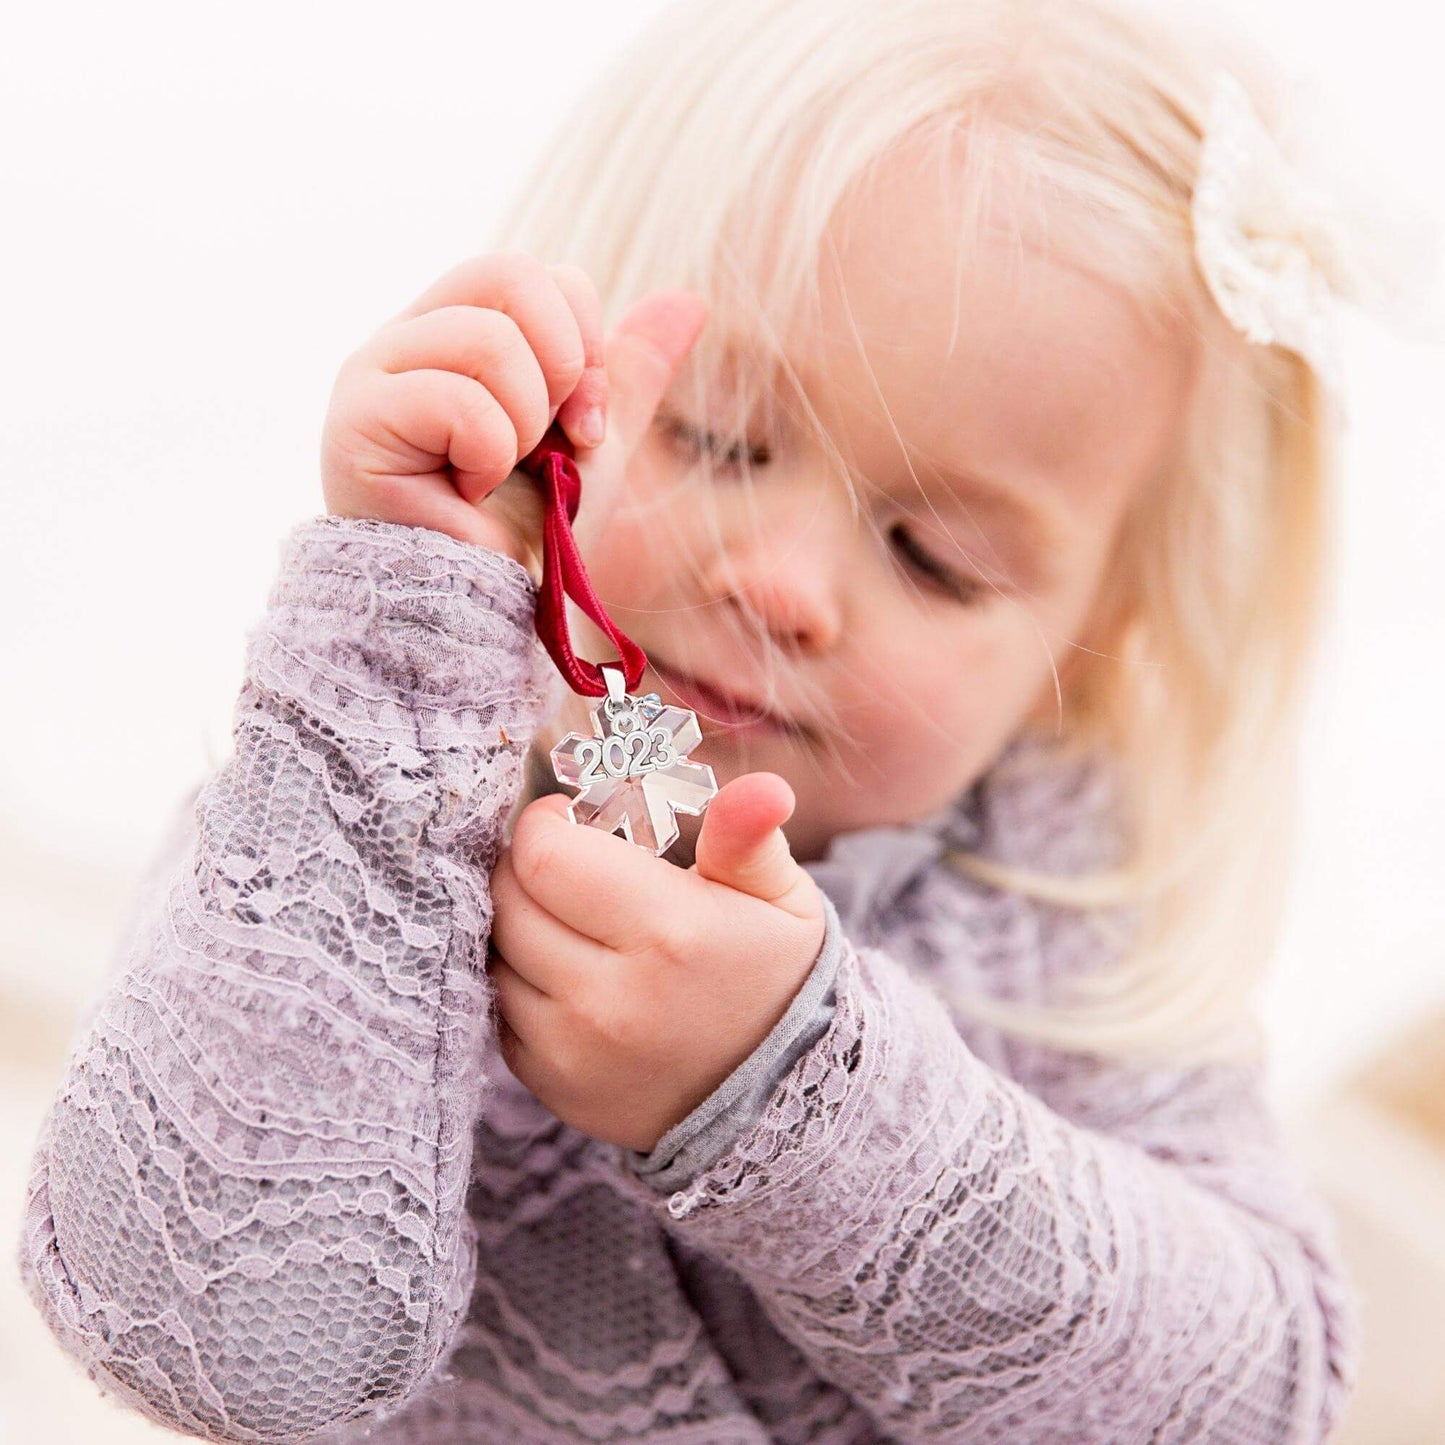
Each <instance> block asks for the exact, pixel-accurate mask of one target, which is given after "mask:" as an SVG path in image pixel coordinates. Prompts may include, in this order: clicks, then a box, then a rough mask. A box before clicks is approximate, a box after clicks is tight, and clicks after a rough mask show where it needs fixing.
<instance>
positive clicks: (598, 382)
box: [528, 264, 608, 450]
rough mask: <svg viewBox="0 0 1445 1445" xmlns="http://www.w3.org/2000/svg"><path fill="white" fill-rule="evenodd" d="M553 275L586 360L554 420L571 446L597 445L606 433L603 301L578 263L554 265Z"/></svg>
mask: <svg viewBox="0 0 1445 1445" xmlns="http://www.w3.org/2000/svg"><path fill="white" fill-rule="evenodd" d="M552 275H553V277H554V278H555V279H556V282H557V285H558V286H560V287H561V289H562V294H563V295H564V296H566V298H567V300H568V301H569V302H570V303H571V306H572V311H573V313H574V314H575V316H576V317H577V324H578V326H579V327H580V328H581V331H582V345H583V348H584V352H585V358H586V362H587V367H586V370H585V371H583V373H582V378H581V380H580V381H578V383H577V385H576V387H575V388H574V390H573V392H572V394H571V396H569V397H568V398H567V400H566V401H564V402H563V403H562V406H561V409H560V410H559V411H558V413H557V421H558V423H559V424H560V425H561V427H562V430H563V431H565V432H566V433H567V436H568V438H569V439H570V440H571V442H572V444H573V445H574V446H577V447H595V446H599V445H600V444H601V442H602V440H603V437H604V436H605V434H606V426H607V391H608V386H607V367H606V366H605V364H604V361H605V355H606V353H605V350H604V346H603V336H602V301H601V298H600V297H599V296H598V295H597V287H596V286H594V285H593V284H592V278H591V277H590V276H589V275H588V274H587V272H586V271H584V270H583V269H582V268H581V267H580V266H573V265H568V264H564V265H560V266H553V267H552ZM528 450H530V448H528Z"/></svg>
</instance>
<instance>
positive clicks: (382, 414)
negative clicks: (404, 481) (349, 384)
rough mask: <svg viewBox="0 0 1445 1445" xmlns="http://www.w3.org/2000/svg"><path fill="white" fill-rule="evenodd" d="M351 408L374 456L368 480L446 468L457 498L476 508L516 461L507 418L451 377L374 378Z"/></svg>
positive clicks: (361, 386)
mask: <svg viewBox="0 0 1445 1445" xmlns="http://www.w3.org/2000/svg"><path fill="white" fill-rule="evenodd" d="M350 407H351V409H352V411H353V415H354V416H355V423H354V424H355V427H356V430H357V432H358V433H359V434H360V435H361V436H363V437H364V438H365V439H366V441H367V443H368V444H369V447H370V448H371V463H370V468H371V471H372V474H373V476H375V475H377V474H378V473H385V474H390V473H396V474H398V475H402V476H405V475H408V474H417V473H423V472H430V471H432V470H434V469H436V468H438V467H439V466H441V464H443V463H445V462H448V461H450V463H451V465H452V467H453V468H454V469H455V474H456V491H457V492H459V493H460V494H461V496H462V498H463V500H465V501H466V502H467V503H476V502H478V501H480V500H481V499H482V498H483V497H485V496H486V495H487V493H488V492H490V491H491V490H492V489H493V488H494V487H496V486H497V485H498V484H499V483H500V482H502V481H503V480H504V479H505V478H506V477H507V476H508V474H509V473H510V472H511V469H512V464H513V462H514V460H515V458H516V452H517V433H516V431H515V430H514V429H513V427H512V419H511V417H510V416H508V415H507V412H506V410H505V409H504V408H503V406H502V405H501V403H500V402H499V401H498V400H497V399H496V397H494V396H493V395H492V394H491V392H489V391H488V390H487V388H486V387H484V386H482V385H481V384H480V383H479V382H476V381H473V380H472V379H471V378H470V377H468V376H459V375H458V374H457V373H456V372H454V371H402V372H395V373H393V372H387V371H377V372H372V373H371V374H370V375H368V376H366V377H364V378H363V379H362V380H361V381H360V382H359V383H358V384H357V387H356V390H355V392H354V394H353V395H352V396H351V398H350Z"/></svg>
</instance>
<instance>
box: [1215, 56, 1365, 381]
mask: <svg viewBox="0 0 1445 1445" xmlns="http://www.w3.org/2000/svg"><path fill="white" fill-rule="evenodd" d="M1192 212H1193V224H1194V251H1195V257H1196V259H1197V260H1198V263H1199V268H1200V270H1201V271H1202V272H1203V274H1204V278H1205V280H1206V282H1207V283H1208V285H1209V290H1210V294H1211V295H1212V296H1213V297H1214V299H1215V301H1216V302H1217V303H1218V305H1219V308H1220V310H1221V311H1223V312H1224V314H1225V316H1226V317H1228V319H1229V321H1230V323H1231V324H1232V325H1233V326H1234V327H1235V328H1236V329H1237V330H1238V331H1240V332H1242V333H1243V334H1244V335H1245V336H1247V337H1248V338H1249V340H1250V341H1252V342H1256V343H1259V344H1261V345H1269V344H1271V343H1273V344H1277V345H1280V346H1284V347H1286V348H1288V349H1289V350H1291V351H1294V352H1297V353H1298V354H1299V355H1300V356H1302V357H1304V359H1305V360H1306V361H1307V362H1309V364H1310V365H1311V366H1312V367H1313V368H1314V370H1315V371H1316V373H1317V374H1318V375H1319V377H1320V379H1321V381H1322V382H1323V383H1324V385H1325V387H1326V389H1327V390H1328V391H1329V392H1330V393H1331V395H1333V396H1335V397H1338V396H1339V393H1340V383H1341V372H1340V361H1339V352H1338V340H1337V334H1336V318H1335V311H1336V307H1337V304H1338V302H1339V301H1341V300H1343V299H1349V298H1352V297H1353V295H1354V294H1355V293H1356V291H1357V290H1358V287H1359V281H1360V279H1361V278H1360V276H1359V274H1358V272H1357V270H1356V267H1355V265H1354V264H1353V262H1352V260H1351V259H1350V257H1349V256H1348V254H1347V251H1348V246H1347V238H1346V234H1345V232H1346V229H1347V225H1346V219H1345V217H1344V215H1343V214H1342V212H1341V211H1340V210H1339V208H1338V206H1337V205H1336V203H1335V202H1334V201H1333V200H1332V199H1331V198H1330V197H1327V196H1326V195H1325V194H1324V193H1323V192H1321V191H1319V190H1318V189H1316V188H1314V187H1313V186H1311V185H1310V184H1309V183H1307V182H1306V181H1305V180H1304V178H1303V177H1302V176H1301V175H1300V174H1299V173H1298V172H1297V171H1296V170H1295V168H1294V167H1293V166H1292V165H1291V163H1290V162H1289V161H1288V160H1287V159H1286V158H1285V156H1284V154H1283V153H1282V151H1281V150H1280V147H1279V146H1278V144H1277V143H1276V142H1275V140H1274V137H1273V136H1271V134H1270V133H1269V131H1268V130H1267V129H1266V128H1265V125H1264V123H1263V121H1262V120H1261V119H1260V117H1259V114H1258V112H1257V111H1256V110H1255V108H1254V106H1253V105H1252V104H1251V102H1250V99H1249V96H1248V95H1247V94H1246V92H1245V90H1244V87H1243V86H1242V85H1240V83H1239V82H1238V81H1237V80H1236V79H1235V78H1234V76H1232V75H1231V74H1230V73H1229V72H1228V71H1223V70H1222V71H1220V72H1219V74H1218V76H1217V77H1216V79H1215V86H1214V93H1213V97H1212V101H1211V105H1210V109H1209V116H1208V120H1207V123H1206V128H1205V134H1204V141H1203V148H1202V150H1201V154H1200V162H1199V174H1198V177H1197V178H1196V181H1195V187H1194V196H1193V205H1192Z"/></svg>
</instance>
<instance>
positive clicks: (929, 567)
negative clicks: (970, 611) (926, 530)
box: [888, 522, 984, 603]
mask: <svg viewBox="0 0 1445 1445" xmlns="http://www.w3.org/2000/svg"><path fill="white" fill-rule="evenodd" d="M888 535H889V537H890V539H891V540H893V541H894V542H896V543H897V544H898V550H899V551H900V552H902V553H903V555H904V556H905V557H907V558H908V561H909V563H910V565H911V566H913V567H914V568H915V569H916V570H917V571H919V572H922V573H923V575H924V576H925V577H927V578H929V580H930V581H932V582H934V583H936V584H937V585H938V586H939V587H941V588H942V589H943V590H944V591H945V592H947V593H948V594H949V595H950V596H952V597H954V598H956V599H957V600H958V601H959V602H965V603H967V602H976V601H977V600H978V599H979V597H980V596H981V595H982V593H983V591H984V583H983V582H982V580H981V579H980V578H978V577H970V576H967V575H965V574H964V573H962V572H958V571H956V570H955V569H954V568H952V567H949V566H947V565H946V564H944V563H943V562H940V561H939V560H938V559H937V558H936V557H934V556H933V555H932V554H931V553H929V552H926V551H925V550H924V549H923V548H922V547H920V546H919V545H918V543H917V542H916V541H915V540H914V538H913V537H912V536H911V535H910V534H909V532H908V529H907V528H906V527H905V526H904V525H903V523H902V522H895V523H894V524H893V526H892V527H890V528H889V530H888Z"/></svg>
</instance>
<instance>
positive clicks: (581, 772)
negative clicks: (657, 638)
mask: <svg viewBox="0 0 1445 1445" xmlns="http://www.w3.org/2000/svg"><path fill="white" fill-rule="evenodd" d="M602 673H603V676H604V677H605V678H606V679H607V696H606V697H604V698H601V699H600V700H599V701H598V703H597V706H596V707H594V708H593V709H592V733H593V735H592V736H591V737H587V736H586V735H584V734H583V733H576V732H573V733H568V734H567V736H566V737H564V738H563V739H562V741H561V742H559V743H558V744H557V746H556V747H554V748H553V749H552V770H553V771H554V772H555V773H556V775H557V779H558V781H559V782H563V783H566V784H567V785H568V786H569V787H573V788H580V789H581V790H582V791H581V792H580V793H578V795H577V796H576V797H575V798H573V799H572V801H571V802H570V803H569V804H568V805H567V813H568V816H569V817H570V818H571V819H572V821H573V822H574V823H583V824H586V825H588V826H589V827H593V828H601V829H602V830H603V832H606V833H615V832H616V831H617V830H618V829H619V828H621V829H622V831H623V833H624V835H625V836H626V838H627V840H628V842H630V843H635V844H636V845H637V846H638V847H639V848H645V849H647V851H648V852H649V853H654V854H657V855H659V856H660V855H661V854H663V853H665V852H667V850H668V849H669V848H670V847H671V846H672V845H673V844H674V843H675V842H676V841H677V839H678V837H679V832H680V830H679V828H678V826H677V815H678V814H679V813H690V814H693V815H694V816H696V815H697V814H700V813H702V812H703V810H704V809H705V808H706V807H707V805H708V804H709V803H710V802H711V801H712V799H713V797H714V795H715V794H716V793H717V790H718V789H717V781H716V779H715V778H714V777H713V771H712V769H711V768H710V767H708V766H707V765H706V764H703V763H693V762H689V761H688V760H687V755H688V754H689V753H690V752H692V750H693V749H694V748H695V747H697V745H698V744H699V743H700V742H701V741H702V729H701V728H700V727H699V726H698V721H697V714H696V713H694V712H691V711H689V710H688V709H687V708H682V707H673V706H672V705H671V704H668V703H664V702H663V701H662V700H661V699H660V698H659V697H658V695H657V694H656V693H655V692H649V693H646V694H644V695H643V696H641V697H635V696H633V695H631V694H630V693H628V692H627V691H626V690H625V687H624V685H623V676H622V672H621V670H620V669H619V668H617V667H615V666H612V665H610V664H607V663H604V664H603V665H602Z"/></svg>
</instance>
